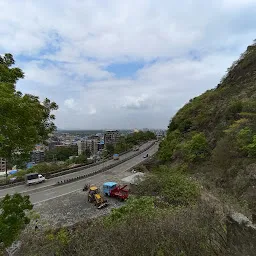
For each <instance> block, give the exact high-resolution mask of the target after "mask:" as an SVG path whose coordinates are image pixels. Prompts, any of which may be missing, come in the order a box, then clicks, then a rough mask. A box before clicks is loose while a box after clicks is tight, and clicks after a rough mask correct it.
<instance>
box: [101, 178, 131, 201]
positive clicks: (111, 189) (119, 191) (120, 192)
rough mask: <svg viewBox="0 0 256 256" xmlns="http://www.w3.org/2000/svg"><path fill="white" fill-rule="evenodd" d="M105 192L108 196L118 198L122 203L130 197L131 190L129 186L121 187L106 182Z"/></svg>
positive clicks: (104, 185)
mask: <svg viewBox="0 0 256 256" xmlns="http://www.w3.org/2000/svg"><path fill="white" fill-rule="evenodd" d="M103 192H104V194H105V195H106V196H110V197H116V198H118V199H120V200H122V201H124V200H126V199H127V198H128V196H129V189H128V188H127V185H124V186H121V185H118V184H117V183H116V182H106V183H104V184H103Z"/></svg>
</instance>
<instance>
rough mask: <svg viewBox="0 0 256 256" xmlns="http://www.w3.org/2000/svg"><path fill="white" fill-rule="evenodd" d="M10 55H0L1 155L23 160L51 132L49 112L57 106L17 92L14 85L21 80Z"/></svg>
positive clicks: (20, 72) (52, 124) (21, 76)
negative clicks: (13, 66)
mask: <svg viewBox="0 0 256 256" xmlns="http://www.w3.org/2000/svg"><path fill="white" fill-rule="evenodd" d="M14 64H15V61H14V59H13V56H12V55H11V54H5V55H4V56H0V112H1V118H0V156H1V157H4V158H6V159H7V160H8V161H10V160H11V159H12V157H13V156H14V155H16V157H18V158H23V157H24V158H26V157H27V155H28V153H29V152H30V151H31V150H32V149H33V148H34V146H35V144H36V143H39V142H44V141H45V140H46V139H47V138H48V135H49V133H51V132H52V131H53V130H54V129H55V126H54V123H53V120H54V119H55V117H54V115H52V114H51V112H52V110H56V109H57V105H56V104H55V103H54V102H51V101H50V100H49V99H45V100H44V101H43V102H41V101H40V100H39V97H37V96H34V95H30V94H25V95H23V94H22V93H21V92H19V91H17V90H16V88H15V84H16V82H17V81H18V80H19V79H21V78H24V73H23V72H22V70H21V69H19V68H12V65H14Z"/></svg>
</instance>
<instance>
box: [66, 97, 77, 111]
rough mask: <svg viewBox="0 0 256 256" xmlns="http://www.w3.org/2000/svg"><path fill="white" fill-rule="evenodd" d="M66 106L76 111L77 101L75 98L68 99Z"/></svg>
mask: <svg viewBox="0 0 256 256" xmlns="http://www.w3.org/2000/svg"><path fill="white" fill-rule="evenodd" d="M64 105H65V106H66V107H67V108H70V109H74V108H75V105H76V104H75V100H74V99H73V98H70V99H66V100H65V101H64Z"/></svg>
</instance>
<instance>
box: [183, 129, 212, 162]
mask: <svg viewBox="0 0 256 256" xmlns="http://www.w3.org/2000/svg"><path fill="white" fill-rule="evenodd" d="M182 152H183V156H184V159H185V160H186V161H188V162H196V161H199V160H202V159H204V158H206V156H207V155H208V154H209V149H208V142H207V140H206V137H205V135H204V134H203V133H196V134H195V135H193V136H192V138H191V139H190V140H188V141H187V142H185V143H184V144H183V146H182Z"/></svg>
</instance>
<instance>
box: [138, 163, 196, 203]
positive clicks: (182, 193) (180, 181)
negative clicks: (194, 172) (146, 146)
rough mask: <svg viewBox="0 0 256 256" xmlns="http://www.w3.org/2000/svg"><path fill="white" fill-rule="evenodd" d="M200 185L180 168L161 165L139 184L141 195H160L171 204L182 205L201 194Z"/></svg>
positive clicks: (192, 200)
mask: <svg viewBox="0 0 256 256" xmlns="http://www.w3.org/2000/svg"><path fill="white" fill-rule="evenodd" d="M199 192H200V191H199V187H198V185H197V184H196V183H195V182H193V181H192V180H190V179H189V178H188V177H187V176H186V174H184V173H182V172H181V171H180V170H177V169H171V168H168V167H167V166H161V167H160V168H159V169H157V170H155V171H154V172H153V174H152V175H150V176H149V177H148V178H147V179H146V180H144V181H143V182H141V183H140V184H139V185H138V188H137V193H138V194H140V195H151V196H159V197H160V198H161V199H162V200H163V201H165V202H167V203H168V204H169V205H174V206H180V205H189V204H191V203H194V202H195V201H196V199H197V198H198V196H199Z"/></svg>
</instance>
